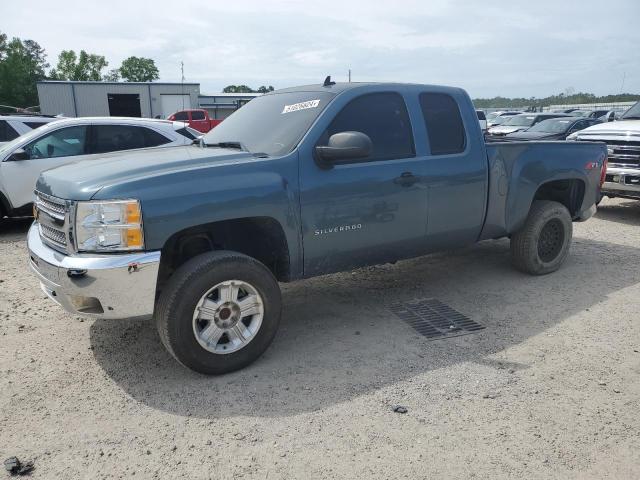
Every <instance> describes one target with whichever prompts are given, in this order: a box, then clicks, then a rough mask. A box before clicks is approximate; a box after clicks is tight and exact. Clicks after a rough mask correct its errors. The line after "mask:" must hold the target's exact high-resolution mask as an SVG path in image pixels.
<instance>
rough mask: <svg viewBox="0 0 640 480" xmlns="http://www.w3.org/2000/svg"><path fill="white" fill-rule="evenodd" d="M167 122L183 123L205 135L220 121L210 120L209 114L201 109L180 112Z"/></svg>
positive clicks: (171, 116)
mask: <svg viewBox="0 0 640 480" xmlns="http://www.w3.org/2000/svg"><path fill="white" fill-rule="evenodd" d="M167 120H171V121H174V122H185V123H186V124H187V126H189V127H191V128H193V129H195V130H198V131H199V132H202V133H207V132H208V131H209V130H211V129H212V128H213V127H215V126H216V125H218V124H219V123H220V122H221V121H222V120H214V119H212V118H210V117H209V113H208V112H207V111H206V110H201V109H189V110H180V111H179V112H176V113H174V114H172V115H170V116H169V118H167Z"/></svg>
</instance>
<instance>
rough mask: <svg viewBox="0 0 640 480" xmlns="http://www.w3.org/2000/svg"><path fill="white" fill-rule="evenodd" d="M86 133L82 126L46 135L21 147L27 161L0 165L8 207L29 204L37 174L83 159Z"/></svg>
mask: <svg viewBox="0 0 640 480" xmlns="http://www.w3.org/2000/svg"><path fill="white" fill-rule="evenodd" d="M87 132H88V127H87V126H86V125H77V126H73V127H65V128H60V129H58V130H54V131H53V132H48V133H47V134H46V135H43V136H41V137H39V138H37V139H35V140H33V141H32V142H30V143H28V144H27V145H25V146H24V147H23V149H24V151H25V153H26V154H27V159H25V160H9V159H7V160H5V161H4V162H2V166H1V167H2V176H3V180H4V184H5V188H6V190H7V193H8V194H9V201H10V202H11V205H12V206H13V207H14V208H19V207H22V206H24V205H27V204H28V203H31V202H32V201H33V191H34V189H35V187H36V181H37V180H38V177H39V176H40V173H41V172H43V171H44V170H48V169H50V168H54V167H58V166H60V165H64V164H66V163H69V162H72V161H74V160H77V159H78V158H79V157H80V156H81V155H85V154H86V153H87V137H88V135H87Z"/></svg>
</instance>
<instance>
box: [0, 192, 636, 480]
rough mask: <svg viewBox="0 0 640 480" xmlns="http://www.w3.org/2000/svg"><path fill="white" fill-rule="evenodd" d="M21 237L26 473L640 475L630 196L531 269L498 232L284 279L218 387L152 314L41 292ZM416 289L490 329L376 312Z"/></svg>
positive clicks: (17, 311) (18, 307)
mask: <svg viewBox="0 0 640 480" xmlns="http://www.w3.org/2000/svg"><path fill="white" fill-rule="evenodd" d="M28 225H29V222H28V221H25V220H22V221H11V222H5V223H4V224H3V225H2V226H1V227H0V282H1V283H0V341H1V349H0V460H4V459H5V458H6V457H9V456H13V455H16V456H18V457H19V458H20V459H23V460H29V459H32V460H34V462H35V467H36V469H35V471H34V472H33V474H32V478H51V479H80V478H90V479H94V478H125V477H133V476H135V477H136V478H160V479H167V478H189V479H201V478H203V479H206V478H212V479H226V478H259V479H279V478H283V479H284V478H286V479H291V478H304V479H316V478H317V479H329V478H349V479H353V478H367V479H377V478H392V479H397V478H409V479H422V478H424V479H427V478H428V479H438V478H443V479H445V478H446V479H456V478H459V479H470V478H478V479H488V478H490V479H503V478H521V479H527V480H529V479H542V478H545V479H547V478H563V479H564V478H567V479H603V478H616V479H637V478H640V318H639V315H640V314H639V312H640V308H639V307H640V228H639V227H640V202H634V201H630V200H610V199H605V200H604V201H603V203H602V206H601V208H600V210H599V212H598V214H597V215H596V217H595V218H594V219H592V220H590V221H588V222H586V223H582V224H575V229H574V243H573V247H572V253H571V255H570V257H569V259H568V261H567V263H566V264H565V266H564V267H563V268H562V269H561V270H560V271H558V272H556V273H554V274H552V275H548V276H544V277H531V276H527V275H524V274H520V273H518V272H516V271H514V270H512V268H511V267H510V264H509V244H508V241H504V240H501V241H490V242H485V243H482V244H480V245H477V246H474V247H472V248H468V249H463V250H458V251H454V252H447V253H444V254H438V255H433V256H429V257H423V258H419V259H415V260H411V261H405V262H400V263H398V264H396V265H385V266H380V267H375V268H367V269H362V270H358V271H355V272H350V273H345V274H337V275H331V276H326V277H321V278H317V279H312V280H308V281H303V282H299V283H294V284H289V285H284V286H283V296H284V299H283V300H284V301H283V304H284V305H285V309H284V315H283V319H282V325H281V329H280V331H279V333H278V335H277V337H276V339H275V341H274V343H273V344H272V346H271V347H270V348H269V350H268V351H267V352H266V354H265V355H264V356H263V357H262V358H261V359H260V360H259V361H258V362H256V363H255V364H253V365H252V366H250V367H249V368H246V369H245V370H242V371H240V372H237V373H234V374H231V375H226V376H223V377H212V378H208V377H204V376H201V375H197V374H195V373H192V372H190V371H188V370H186V369H184V368H183V367H181V366H180V365H178V364H177V363H176V362H175V361H174V360H173V359H172V358H171V357H170V356H169V354H167V353H166V352H165V350H164V349H163V347H162V346H161V344H160V341H159V339H158V335H157V333H156V331H155V329H154V326H153V325H152V323H151V322H150V321H136V320H118V321H111V320H109V321H105V320H98V321H90V320H83V319H81V318H79V317H74V316H72V315H69V314H67V313H65V312H63V311H62V310H61V309H60V308H59V307H57V306H56V305H54V304H53V303H52V302H51V301H49V300H47V299H46V298H45V296H44V294H42V293H41V292H40V290H39V288H38V284H37V281H36V280H35V278H34V277H33V276H32V275H31V274H30V273H29V272H28V270H27V254H26V247H25V233H26V231H27V228H28ZM425 297H434V298H437V299H440V300H441V301H443V302H445V303H447V304H448V305H450V306H451V307H453V308H455V309H457V310H459V311H460V312H462V313H465V314H467V315H468V316H470V317H471V318H472V319H473V320H475V321H477V322H480V323H481V324H483V325H484V326H485V327H486V329H484V330H482V331H480V332H478V333H475V334H472V335H467V336H463V337H456V338H450V339H446V340H437V341H428V340H427V339H425V338H424V337H421V336H419V335H417V334H416V333H415V332H414V331H413V330H412V329H411V328H410V327H408V326H407V325H406V324H404V323H403V322H401V321H400V320H398V319H397V318H396V317H394V316H393V315H392V314H391V313H390V312H389V310H388V309H387V306H388V304H389V303H390V302H393V301H406V300H412V299H417V298H425ZM396 404H400V405H403V406H405V407H406V408H407V409H408V412H407V413H406V414H400V413H395V412H393V411H392V407H393V406H394V405H396ZM0 476H2V474H0Z"/></svg>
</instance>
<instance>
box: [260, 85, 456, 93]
mask: <svg viewBox="0 0 640 480" xmlns="http://www.w3.org/2000/svg"><path fill="white" fill-rule="evenodd" d="M371 86H378V87H393V88H398V87H423V88H424V87H427V88H430V89H438V90H443V91H444V90H450V91H452V92H453V91H460V90H461V89H460V88H457V87H450V86H445V85H428V84H422V83H399V82H336V83H334V84H333V85H328V86H326V87H325V86H324V85H323V84H322V83H316V84H312V85H300V86H298V87H288V88H281V89H279V90H276V91H274V92H270V93H266V94H265V95H273V94H277V93H286V92H333V93H336V94H338V93H342V92H345V91H347V90H352V89H356V88H364V87H371Z"/></svg>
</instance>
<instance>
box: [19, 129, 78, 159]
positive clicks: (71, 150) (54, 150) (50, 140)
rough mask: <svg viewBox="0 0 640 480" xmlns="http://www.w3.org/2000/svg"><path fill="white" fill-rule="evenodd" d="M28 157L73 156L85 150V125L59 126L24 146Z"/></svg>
mask: <svg viewBox="0 0 640 480" xmlns="http://www.w3.org/2000/svg"><path fill="white" fill-rule="evenodd" d="M24 151H25V152H26V153H27V155H28V157H29V159H31V160H33V159H37V158H55V157H73V156H76V155H84V154H85V153H86V152H87V126H86V125H82V126H76V127H67V128H61V129H60V130H56V131H54V132H51V133H49V134H47V135H45V136H43V137H40V138H39V139H37V140H34V141H33V142H31V143H29V144H27V145H26V146H25V147H24Z"/></svg>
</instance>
